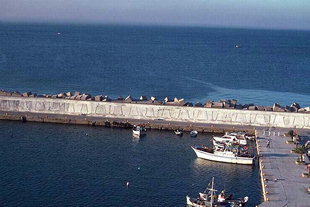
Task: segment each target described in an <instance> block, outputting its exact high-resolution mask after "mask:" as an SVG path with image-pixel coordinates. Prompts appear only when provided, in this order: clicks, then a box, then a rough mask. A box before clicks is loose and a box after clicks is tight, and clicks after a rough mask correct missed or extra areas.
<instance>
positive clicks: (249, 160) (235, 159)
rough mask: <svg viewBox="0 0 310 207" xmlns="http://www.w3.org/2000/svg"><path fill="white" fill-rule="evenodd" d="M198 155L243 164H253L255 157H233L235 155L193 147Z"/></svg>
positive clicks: (217, 160) (213, 159) (203, 157)
mask: <svg viewBox="0 0 310 207" xmlns="http://www.w3.org/2000/svg"><path fill="white" fill-rule="evenodd" d="M192 149H193V150H194V152H195V153H196V155H197V157H199V158H202V159H206V160H211V161H216V162H226V163H234V164H242V165H253V163H254V158H252V157H233V156H224V155H219V154H215V153H209V152H205V151H202V150H198V149H196V148H194V147H192Z"/></svg>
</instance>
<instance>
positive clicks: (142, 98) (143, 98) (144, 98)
mask: <svg viewBox="0 0 310 207" xmlns="http://www.w3.org/2000/svg"><path fill="white" fill-rule="evenodd" d="M139 100H140V101H147V98H146V96H140V98H139Z"/></svg>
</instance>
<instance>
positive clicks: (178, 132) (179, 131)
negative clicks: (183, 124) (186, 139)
mask: <svg viewBox="0 0 310 207" xmlns="http://www.w3.org/2000/svg"><path fill="white" fill-rule="evenodd" d="M174 133H175V134H176V135H178V136H182V135H183V131H182V130H178V129H177V130H174Z"/></svg>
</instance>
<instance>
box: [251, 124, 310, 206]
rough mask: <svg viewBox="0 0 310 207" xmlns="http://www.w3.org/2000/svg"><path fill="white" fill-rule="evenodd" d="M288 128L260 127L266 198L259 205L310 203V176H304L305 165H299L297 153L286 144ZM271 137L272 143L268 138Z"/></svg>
mask: <svg viewBox="0 0 310 207" xmlns="http://www.w3.org/2000/svg"><path fill="white" fill-rule="evenodd" d="M287 131H288V130H283V129H282V130H279V129H273V130H272V131H270V130H268V131H265V130H257V131H256V135H257V137H258V138H257V140H256V142H257V151H258V154H259V166H260V173H261V179H262V188H263V196H264V202H263V203H262V204H260V205H259V207H282V206H283V207H284V206H285V207H309V206H310V194H309V193H308V192H307V189H308V188H309V187H310V178H303V177H302V173H303V172H305V171H306V170H305V165H297V164H295V161H296V160H297V157H298V155H297V154H292V153H290V151H291V150H292V149H293V148H294V147H295V145H294V144H286V140H289V139H290V138H289V137H285V136H284V133H287ZM268 140H271V141H270V147H267V142H268Z"/></svg>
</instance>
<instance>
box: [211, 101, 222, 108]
mask: <svg viewBox="0 0 310 207" xmlns="http://www.w3.org/2000/svg"><path fill="white" fill-rule="evenodd" d="M212 108H223V103H222V102H216V101H215V102H213V104H212Z"/></svg>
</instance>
